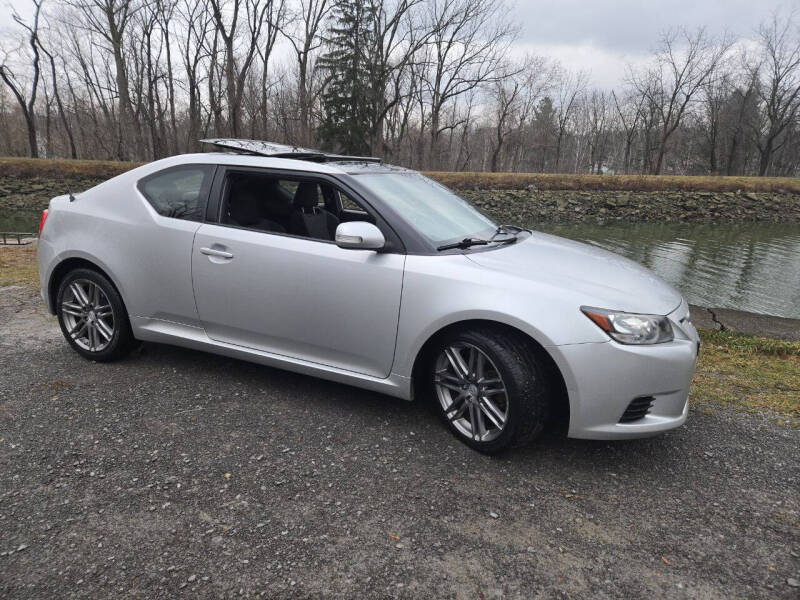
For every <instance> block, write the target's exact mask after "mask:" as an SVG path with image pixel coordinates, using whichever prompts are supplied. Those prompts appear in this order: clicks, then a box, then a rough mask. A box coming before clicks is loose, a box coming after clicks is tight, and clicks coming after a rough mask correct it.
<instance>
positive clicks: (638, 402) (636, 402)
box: [619, 396, 655, 423]
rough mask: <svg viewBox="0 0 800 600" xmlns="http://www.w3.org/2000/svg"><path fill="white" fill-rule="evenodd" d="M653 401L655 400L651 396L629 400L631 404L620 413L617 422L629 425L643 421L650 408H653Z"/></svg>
mask: <svg viewBox="0 0 800 600" xmlns="http://www.w3.org/2000/svg"><path fill="white" fill-rule="evenodd" d="M653 400H655V398H653V397H652V396H641V397H639V398H634V399H633V400H631V403H630V404H628V408H626V409H625V412H624V413H622V416H621V417H620V419H619V422H620V423H630V422H632V421H638V420H639V419H643V418H644V416H645V415H646V414H647V413H649V412H650V408H651V407H652V406H653Z"/></svg>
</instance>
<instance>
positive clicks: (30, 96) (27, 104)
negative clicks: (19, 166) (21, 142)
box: [0, 0, 44, 158]
mask: <svg viewBox="0 0 800 600" xmlns="http://www.w3.org/2000/svg"><path fill="white" fill-rule="evenodd" d="M43 2H44V0H33V6H34V13H33V20H32V23H31V24H30V25H29V24H27V23H26V22H25V21H23V20H22V18H21V17H20V16H19V15H18V14H17V13H14V14H13V19H14V21H16V23H17V24H18V25H19V26H20V27H22V29H24V30H25V31H26V32H27V34H26V38H27V40H26V41H27V44H28V46H29V48H30V52H31V56H30V65H31V84H30V89H29V91H27V92H26V91H25V88H24V85H23V83H22V82H21V81H20V80H19V78H18V77H17V76H16V75H15V74H14V71H13V70H12V69H11V67H10V66H9V65H8V55H7V54H6V56H5V57H4V59H3V62H2V64H0V78H1V79H2V80H3V82H4V83H5V84H6V85H7V86H8V88H9V89H10V90H11V93H12V94H14V97H15V98H16V100H17V102H18V103H19V108H20V110H21V111H22V116H23V118H24V119H25V125H26V126H27V129H28V146H29V148H30V154H31V157H33V158H38V157H39V144H38V141H37V139H36V114H35V112H34V111H35V108H36V94H37V92H38V90H39V74H40V68H39V62H40V56H39V15H40V13H41V10H42V3H43ZM26 96H27V97H26Z"/></svg>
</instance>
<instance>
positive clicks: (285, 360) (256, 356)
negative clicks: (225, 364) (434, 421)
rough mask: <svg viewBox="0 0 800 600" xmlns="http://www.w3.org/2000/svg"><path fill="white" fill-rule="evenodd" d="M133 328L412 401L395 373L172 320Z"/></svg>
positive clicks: (138, 334) (146, 337)
mask: <svg viewBox="0 0 800 600" xmlns="http://www.w3.org/2000/svg"><path fill="white" fill-rule="evenodd" d="M131 327H132V329H133V335H134V337H135V338H136V339H137V340H141V341H143V342H157V343H161V344H170V345H173V346H180V347H182V348H190V349H192V350H200V351H203V352H209V353H211V354H219V355H222V356H227V357H229V358H236V359H239V360H245V361H248V362H253V363H258V364H261V365H266V366H268V367H275V368H277V369H284V370H286V371H293V372H295V373H301V374H303V375H310V376H311V377H319V378H321V379H327V380H329V381H335V382H337V383H344V384H346V385H352V386H355V387H359V388H363V389H367V390H372V391H375V392H379V393H381V394H388V395H389V396H394V397H396V398H400V399H402V400H411V379H410V378H409V377H403V376H401V375H396V374H394V373H392V374H390V375H389V376H388V377H386V378H385V379H379V378H376V377H370V376H369V375H363V374H361V373H354V372H352V371H346V370H344V369H338V368H336V367H330V366H328V365H323V364H320V363H314V362H310V361H305V360H301V359H298V358H294V357H291V356H284V355H282V354H273V353H270V352H263V351H261V350H255V349H253V348H248V347H245V346H237V345H235V344H228V343H225V342H218V341H216V340H212V339H211V338H209V337H208V335H206V332H205V330H204V329H203V328H201V327H192V326H191V325H184V324H181V323H174V322H172V321H162V320H158V319H147V318H144V317H132V318H131Z"/></svg>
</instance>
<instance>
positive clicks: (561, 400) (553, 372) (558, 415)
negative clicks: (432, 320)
mask: <svg viewBox="0 0 800 600" xmlns="http://www.w3.org/2000/svg"><path fill="white" fill-rule="evenodd" d="M477 327H490V328H492V329H495V330H497V331H500V332H509V333H511V334H513V335H517V336H521V337H522V338H524V339H525V340H526V341H527V342H528V343H529V344H530V345H531V348H532V349H533V351H534V353H535V355H536V357H537V358H539V359H540V360H541V361H542V363H543V364H544V367H545V369H546V371H547V376H548V379H549V381H550V382H551V384H552V386H553V395H552V398H551V401H552V406H551V409H552V410H551V414H552V416H553V418H554V420H556V421H558V422H562V421H563V422H564V423H568V422H569V393H568V391H567V384H566V380H565V379H564V374H563V373H562V372H561V369H560V368H559V366H558V363H557V362H556V360H555V359H554V358H553V356H552V355H551V354H550V352H548V351H547V348H546V347H545V346H543V345H542V344H541V343H540V342H539V341H537V340H536V339H535V338H534V337H533V336H531V335H530V334H529V333H527V332H525V331H523V330H522V329H519V328H518V327H515V326H513V325H509V324H508V323H503V322H502V321H495V320H492V319H464V320H461V321H456V322H453V323H449V324H447V325H445V326H443V327H441V328H440V329H438V330H437V331H435V332H434V333H433V334H432V335H430V336H429V337H428V339H427V340H426V341H425V343H423V344H422V346H421V347H420V349H419V351H418V352H417V354H416V356H415V358H414V364H413V367H412V369H411V399H412V400H413V399H415V397H416V394H417V393H418V392H419V390H420V389H421V387H422V385H423V384H422V377H423V375H424V372H425V365H426V364H427V362H428V361H429V360H431V359H432V353H433V351H434V349H435V348H436V346H437V344H438V342H439V340H441V339H442V338H443V337H444V336H445V335H449V334H451V333H453V332H455V331H464V330H469V329H474V328H477Z"/></svg>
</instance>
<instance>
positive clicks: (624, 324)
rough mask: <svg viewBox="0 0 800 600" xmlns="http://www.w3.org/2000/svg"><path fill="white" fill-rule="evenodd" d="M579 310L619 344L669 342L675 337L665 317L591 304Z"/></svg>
mask: <svg viewBox="0 0 800 600" xmlns="http://www.w3.org/2000/svg"><path fill="white" fill-rule="evenodd" d="M581 311H583V314H585V315H586V316H587V317H589V318H590V319H591V320H592V321H593V322H594V324H595V325H597V326H598V327H599V328H600V329H602V330H603V331H605V332H606V333H607V334H608V335H610V336H611V338H612V339H614V340H616V341H618V342H620V343H621V344H661V343H663V342H671V341H672V340H673V339H674V338H675V335H674V333H673V331H672V325H671V324H670V322H669V319H668V318H667V317H662V316H659V315H640V314H635V313H625V312H618V311H613V310H605V309H602V308H594V307H591V306H581Z"/></svg>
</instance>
